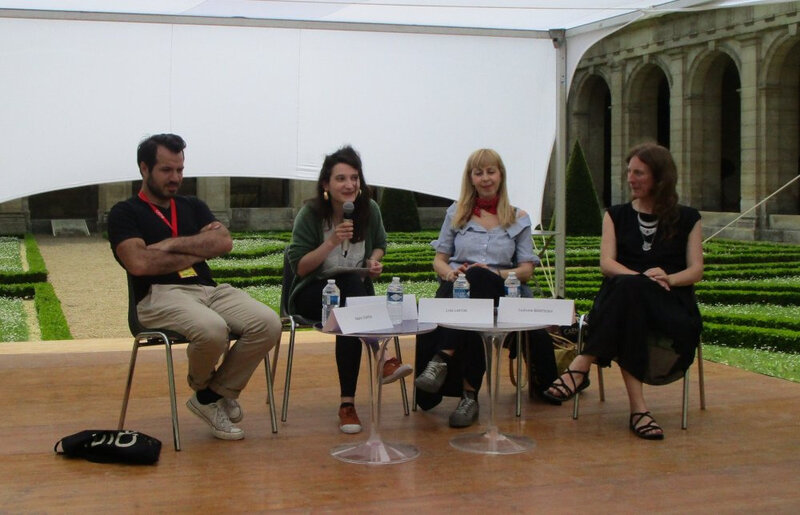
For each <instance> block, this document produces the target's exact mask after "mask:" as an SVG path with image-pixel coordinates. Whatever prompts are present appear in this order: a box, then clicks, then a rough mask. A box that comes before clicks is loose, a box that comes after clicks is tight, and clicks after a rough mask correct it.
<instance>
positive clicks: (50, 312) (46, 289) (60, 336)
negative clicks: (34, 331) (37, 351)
mask: <svg viewBox="0 0 800 515" xmlns="http://www.w3.org/2000/svg"><path fill="white" fill-rule="evenodd" d="M35 288H36V295H35V296H34V299H33V303H34V306H35V307H36V315H37V316H38V317H39V327H40V329H41V331H42V340H71V339H72V333H70V331H69V325H68V324H67V319H66V318H65V317H64V312H63V311H62V310H61V301H60V300H58V297H56V292H55V290H53V285H52V284H50V283H38V284H36V285H35Z"/></svg>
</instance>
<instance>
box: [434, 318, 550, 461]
mask: <svg viewBox="0 0 800 515" xmlns="http://www.w3.org/2000/svg"><path fill="white" fill-rule="evenodd" d="M439 325H440V326H442V327H447V328H450V329H458V330H461V331H476V332H478V333H479V334H480V335H481V340H482V341H483V347H484V351H485V352H486V388H487V390H488V394H489V422H488V424H487V427H486V430H485V431H481V432H480V433H471V434H464V435H459V436H456V437H454V438H452V439H451V440H450V445H452V446H453V447H455V448H456V449H458V450H461V451H467V452H476V453H481V454H517V453H520V452H525V451H528V450H530V449H533V448H534V447H535V446H536V442H535V441H534V440H533V439H531V438H529V437H527V436H524V435H513V434H507V433H501V432H500V431H499V430H498V428H497V424H496V423H495V420H494V418H495V417H494V407H495V404H496V402H497V391H498V388H499V386H500V366H499V363H500V349H501V348H502V347H503V342H504V341H505V339H506V337H507V336H508V334H509V333H514V332H517V331H533V330H536V329H542V328H544V327H546V326H544V325H541V324H523V323H502V322H500V323H498V322H497V321H495V322H494V324H491V325H489V324H449V323H441V324H439ZM518 380H519V379H518ZM492 381H494V384H492Z"/></svg>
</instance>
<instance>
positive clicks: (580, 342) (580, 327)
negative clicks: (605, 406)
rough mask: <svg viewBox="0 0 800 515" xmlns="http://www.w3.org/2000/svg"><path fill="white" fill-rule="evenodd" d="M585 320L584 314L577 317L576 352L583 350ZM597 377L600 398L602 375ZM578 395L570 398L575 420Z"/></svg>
mask: <svg viewBox="0 0 800 515" xmlns="http://www.w3.org/2000/svg"><path fill="white" fill-rule="evenodd" d="M585 321H586V315H581V316H580V317H578V345H577V349H578V354H580V353H581V352H583V329H584V327H583V326H584V324H585ZM591 369H592V366H591V365H589V370H591ZM597 372H598V374H602V372H600V368H599V367H598V368H597ZM587 373H588V372H587ZM598 379H599V382H600V388H601V394H600V397H601V398H602V396H603V394H602V388H603V380H602V376H598ZM580 397H581V396H580V394H578V395H576V396H575V397H573V400H572V419H573V420H577V419H578V407H579V403H580Z"/></svg>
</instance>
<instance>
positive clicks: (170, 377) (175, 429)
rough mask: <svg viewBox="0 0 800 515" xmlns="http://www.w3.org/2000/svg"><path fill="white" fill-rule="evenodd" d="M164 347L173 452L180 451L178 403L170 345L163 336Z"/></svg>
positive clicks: (167, 339)
mask: <svg viewBox="0 0 800 515" xmlns="http://www.w3.org/2000/svg"><path fill="white" fill-rule="evenodd" d="M164 347H165V348H166V352H167V381H168V382H169V402H170V408H171V410H172V438H173V440H174V442H175V450H176V451H180V450H181V433H180V427H179V426H178V401H177V399H176V394H175V369H174V367H173V365H172V343H171V342H170V341H169V338H167V337H166V335H164Z"/></svg>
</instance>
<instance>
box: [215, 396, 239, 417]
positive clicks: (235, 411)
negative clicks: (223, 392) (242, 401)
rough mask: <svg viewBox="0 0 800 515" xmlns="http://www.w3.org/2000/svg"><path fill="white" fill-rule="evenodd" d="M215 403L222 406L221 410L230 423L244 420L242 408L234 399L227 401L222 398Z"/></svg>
mask: <svg viewBox="0 0 800 515" xmlns="http://www.w3.org/2000/svg"><path fill="white" fill-rule="evenodd" d="M217 402H219V403H220V404H221V405H222V409H224V410H225V413H226V414H227V415H228V418H229V419H231V422H233V423H234V424H235V423H237V422H240V421H241V420H242V419H243V418H244V412H243V411H242V407H241V406H240V405H239V401H237V400H236V399H227V398H225V397H223V398H221V399H220V400H219V401H217Z"/></svg>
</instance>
